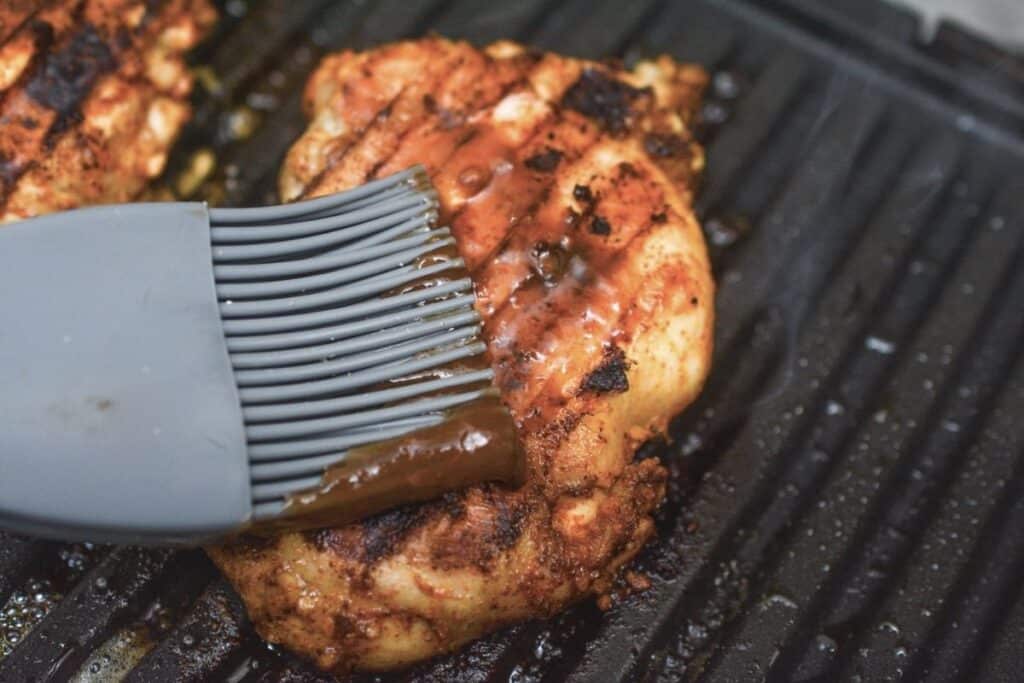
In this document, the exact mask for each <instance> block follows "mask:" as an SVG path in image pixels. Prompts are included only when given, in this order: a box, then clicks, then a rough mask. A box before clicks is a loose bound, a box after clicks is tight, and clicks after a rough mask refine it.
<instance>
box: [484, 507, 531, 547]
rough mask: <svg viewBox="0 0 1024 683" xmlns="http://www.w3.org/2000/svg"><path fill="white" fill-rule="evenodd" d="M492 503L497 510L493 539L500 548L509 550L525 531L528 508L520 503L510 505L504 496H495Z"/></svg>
mask: <svg viewBox="0 0 1024 683" xmlns="http://www.w3.org/2000/svg"><path fill="white" fill-rule="evenodd" d="M491 503H492V505H494V507H495V511H496V514H495V518H494V530H493V533H492V535H491V540H492V541H493V543H494V545H495V546H497V548H498V549H499V550H508V549H509V548H511V547H512V546H514V545H515V544H516V542H517V541H519V537H520V536H521V535H522V533H523V520H524V519H525V518H526V510H525V509H524V508H523V506H520V505H509V504H508V502H506V501H505V499H504V498H503V497H493V498H492V499H491Z"/></svg>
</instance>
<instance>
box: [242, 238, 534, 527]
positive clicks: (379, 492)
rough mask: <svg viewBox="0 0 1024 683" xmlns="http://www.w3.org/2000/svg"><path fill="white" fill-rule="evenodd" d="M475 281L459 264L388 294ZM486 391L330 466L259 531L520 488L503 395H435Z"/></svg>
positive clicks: (438, 255)
mask: <svg viewBox="0 0 1024 683" xmlns="http://www.w3.org/2000/svg"><path fill="white" fill-rule="evenodd" d="M458 256H459V254H458V252H457V250H456V249H455V247H454V246H450V245H446V246H442V247H439V248H437V249H435V250H433V251H431V252H430V253H428V254H425V255H423V256H421V257H419V258H418V259H417V260H416V262H415V265H416V266H417V267H419V268H426V267H428V266H432V265H434V264H437V263H440V262H443V261H445V260H454V259H456V258H457V257H458ZM464 277H469V273H468V271H467V270H466V268H465V266H463V265H458V266H453V267H452V268H450V269H448V270H446V271H444V272H442V273H438V274H435V275H433V276H425V277H421V278H418V279H416V280H414V281H413V282H411V283H408V284H406V285H403V286H401V287H397V288H395V289H394V290H391V291H389V292H387V293H386V294H385V295H386V296H393V295H398V294H403V293H405V292H407V291H412V290H414V289H420V288H422V287H428V286H435V285H437V284H441V283H443V282H449V281H451V280H454V279H458V278H464ZM488 367H490V363H489V362H488V360H487V357H486V356H485V354H477V355H475V356H471V357H469V358H463V359H460V360H457V361H454V362H451V363H448V364H445V365H442V366H439V367H435V368H430V369H427V370H423V371H420V372H417V373H414V374H411V375H406V376H403V377H398V378H396V379H393V380H390V381H387V382H383V383H382V384H380V385H377V386H372V387H368V388H367V391H373V390H376V389H388V388H395V387H397V386H402V385H405V384H410V383H420V382H423V381H429V380H431V379H442V378H445V377H450V376H452V375H456V374H463V373H466V372H471V371H475V370H483V369H486V368H488ZM474 388H476V389H481V388H483V389H486V391H485V392H484V393H483V394H482V395H481V396H480V397H479V398H477V399H475V400H473V401H471V402H470V403H467V404H464V405H461V406H458V407H456V408H453V409H451V410H449V411H448V412H447V413H446V414H445V415H444V421H443V422H441V423H440V424H438V425H436V426H433V427H426V428H423V429H419V430H416V431H414V432H411V433H409V434H406V435H403V436H400V437H397V438H394V439H389V440H387V441H381V442H377V443H372V444H367V445H365V446H361V447H358V448H353V449H351V450H349V451H348V452H347V453H346V455H345V459H344V461H342V462H340V463H338V464H336V465H333V466H331V467H328V468H327V469H326V470H325V471H324V474H323V477H322V478H321V481H320V484H319V485H318V486H317V487H316V488H313V489H308V490H305V491H301V492H299V493H296V494H293V495H291V496H290V497H289V498H288V499H287V500H286V501H285V507H284V510H283V511H282V512H281V514H280V515H278V517H277V518H276V519H274V520H272V521H266V522H261V523H260V524H259V526H258V528H256V529H253V531H259V532H262V531H279V530H282V529H307V528H315V527H324V526H338V525H342V524H347V523H349V522H354V521H357V520H359V519H362V518H364V517H367V516H369V515H372V514H375V513H378V512H383V511H384V510H387V509H390V508H393V507H396V506H399V505H405V504H408V503H417V502H421V501H426V500H430V499H432V498H437V497H438V496H440V495H442V494H444V493H447V492H449V491H452V490H456V489H460V488H464V487H466V486H470V485H472V484H479V483H481V482H500V483H504V484H507V485H509V486H519V485H521V484H522V483H523V481H524V478H525V460H524V457H523V452H522V450H521V448H520V445H519V442H518V438H517V435H516V425H515V422H514V420H513V419H512V416H511V414H510V413H509V411H508V409H507V408H506V407H505V406H504V405H502V403H501V401H500V399H499V397H498V392H497V390H496V389H494V388H488V383H481V384H479V385H475V386H474V385H469V386H466V385H462V386H455V387H451V388H448V389H442V390H439V391H437V392H435V393H433V394H432V396H442V395H445V394H452V393H459V392H464V391H470V390H473V389H474Z"/></svg>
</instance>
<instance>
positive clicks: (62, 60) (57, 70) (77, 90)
mask: <svg viewBox="0 0 1024 683" xmlns="http://www.w3.org/2000/svg"><path fill="white" fill-rule="evenodd" d="M115 66H116V61H115V60H114V55H113V53H112V52H111V50H110V48H109V47H107V44H106V43H105V42H104V41H103V39H102V38H101V37H100V35H99V33H98V32H97V31H96V27H94V26H93V25H91V24H85V25H84V26H83V27H82V29H81V31H79V32H78V33H76V34H75V35H74V36H73V37H72V38H71V41H70V42H69V43H68V44H67V45H66V46H65V47H64V48H63V49H61V50H58V51H57V52H52V53H50V54H48V55H47V56H46V59H45V60H44V62H43V65H42V68H41V69H40V70H39V71H38V72H37V73H36V74H35V75H34V76H33V77H32V78H31V79H30V80H29V81H28V83H27V85H26V86H25V92H26V93H28V96H29V97H31V98H32V99H33V100H35V101H36V102H38V103H39V104H42V105H43V106H45V107H48V108H50V109H52V110H54V111H55V112H57V121H58V122H60V121H61V120H62V119H66V118H68V117H69V116H73V115H75V114H76V113H77V112H78V111H79V108H80V107H81V105H82V102H83V101H84V100H85V98H86V97H87V96H88V95H89V92H90V91H91V90H92V87H93V85H94V84H95V83H96V81H97V80H98V79H99V77H100V76H102V75H103V74H105V73H107V72H109V71H111V70H113V68H114V67H115Z"/></svg>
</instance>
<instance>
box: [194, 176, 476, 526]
mask: <svg viewBox="0 0 1024 683" xmlns="http://www.w3.org/2000/svg"><path fill="white" fill-rule="evenodd" d="M437 215H438V211H437V195H436V193H435V192H434V190H433V189H432V188H431V187H430V183H429V179H428V178H427V175H426V173H425V172H424V171H423V169H422V168H419V167H416V168H413V169H409V170H407V171H403V172H401V173H397V174H395V175H393V176H390V177H388V178H383V179H381V180H377V181H374V182H372V183H368V184H367V185H364V186H362V187H359V188H355V189H353V190H349V191H347V192H343V193H340V194H336V195H331V196H328V197H319V198H316V199H311V200H307V201H303V202H297V203H294V204H288V205H284V206H272V207H266V208H260V209H211V210H210V217H211V240H212V246H213V258H214V280H215V285H216V289H217V295H218V299H219V300H220V308H221V317H222V318H223V322H224V330H225V333H226V334H227V346H228V351H229V354H230V356H231V361H232V365H233V367H234V369H235V378H236V381H237V384H238V387H239V397H240V399H241V401H242V409H243V415H244V419H245V428H246V437H247V440H248V443H249V456H250V462H251V480H252V482H253V485H252V491H253V509H254V516H255V518H256V519H257V520H259V519H265V518H267V517H272V516H274V515H276V514H278V513H279V512H280V511H281V510H282V509H284V507H285V504H286V501H287V500H288V498H289V497H290V496H292V495H294V494H296V493H298V492H300V491H304V490H307V489H309V488H310V487H313V486H315V485H316V484H317V482H318V481H319V477H320V475H321V474H322V473H323V471H324V469H325V468H327V467H330V466H331V465H334V464H337V463H339V462H341V461H343V460H344V459H345V457H346V453H347V452H348V450H349V449H352V448H355V447H359V446H363V445H367V444H372V443H375V442H378V441H381V440H384V439H389V438H394V437H398V436H401V435H403V434H407V433H409V432H411V431H413V430H416V429H420V428H422V427H425V426H430V425H435V424H439V423H440V422H442V421H443V420H444V419H445V413H446V411H448V410H451V409H453V408H456V407H458V406H460V405H464V404H467V403H469V402H471V401H474V400H476V399H478V398H480V397H481V396H482V395H484V394H485V393H486V392H489V391H491V388H490V386H491V381H492V379H493V373H492V371H491V370H490V369H489V368H487V367H486V364H485V363H476V364H473V363H467V360H469V359H471V358H476V357H479V356H481V355H482V354H483V353H484V350H485V345H484V344H483V343H482V341H481V340H480V326H479V316H478V314H477V313H476V311H475V310H474V308H473V303H474V296H473V291H472V282H471V281H470V280H469V278H468V274H467V273H466V270H465V265H464V263H463V262H462V260H461V259H460V258H459V257H458V256H457V255H456V254H455V242H454V239H453V238H452V236H451V232H450V231H449V230H448V229H447V228H443V227H442V228H439V227H437V226H436V221H437Z"/></svg>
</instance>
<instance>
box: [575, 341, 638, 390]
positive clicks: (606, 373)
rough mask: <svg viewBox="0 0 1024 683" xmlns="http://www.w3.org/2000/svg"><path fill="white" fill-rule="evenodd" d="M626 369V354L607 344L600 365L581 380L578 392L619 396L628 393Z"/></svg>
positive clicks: (627, 367) (627, 365) (627, 363)
mask: <svg viewBox="0 0 1024 683" xmlns="http://www.w3.org/2000/svg"><path fill="white" fill-rule="evenodd" d="M628 369H629V361H627V360H626V353H625V352H624V351H623V350H622V349H620V348H619V347H618V346H615V345H614V344H608V345H607V346H605V348H604V357H603V358H602V360H601V364H600V365H598V366H597V367H596V368H595V369H594V370H591V371H590V373H589V374H588V375H587V376H586V377H585V378H584V379H583V383H582V384H580V391H581V392H584V391H588V392H591V393H595V394H621V393H623V392H626V391H629V377H628V376H627V375H626V370H628Z"/></svg>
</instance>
